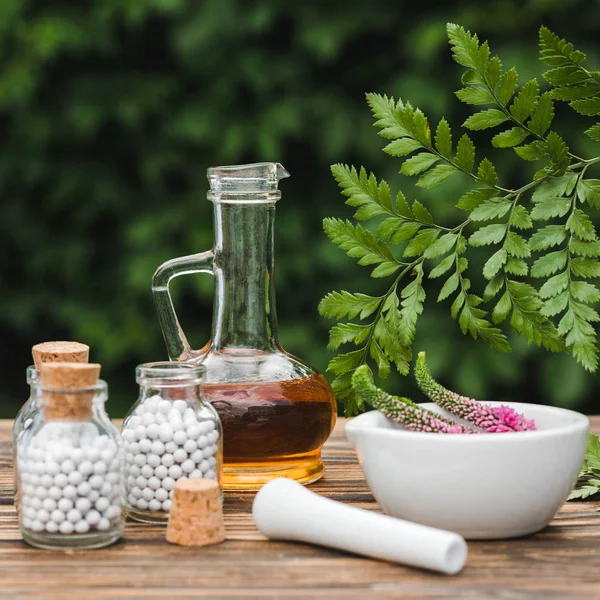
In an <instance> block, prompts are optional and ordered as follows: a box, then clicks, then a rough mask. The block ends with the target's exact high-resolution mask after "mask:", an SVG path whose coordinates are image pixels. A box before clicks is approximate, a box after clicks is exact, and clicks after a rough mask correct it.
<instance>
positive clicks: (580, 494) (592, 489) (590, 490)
mask: <svg viewBox="0 0 600 600" xmlns="http://www.w3.org/2000/svg"><path fill="white" fill-rule="evenodd" d="M599 492H600V486H595V485H583V486H582V487H580V488H578V489H576V490H573V491H572V492H571V493H570V494H569V497H568V498H567V500H585V499H586V498H589V497H590V496H593V495H594V494H597V493H599Z"/></svg>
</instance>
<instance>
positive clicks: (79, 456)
mask: <svg viewBox="0 0 600 600" xmlns="http://www.w3.org/2000/svg"><path fill="white" fill-rule="evenodd" d="M84 457H85V454H84V452H83V450H82V449H81V448H73V450H71V460H72V461H73V462H74V463H75V464H76V465H78V464H79V463H80V462H81V461H82V460H83V459H84Z"/></svg>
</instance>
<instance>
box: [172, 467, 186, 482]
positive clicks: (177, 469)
mask: <svg viewBox="0 0 600 600" xmlns="http://www.w3.org/2000/svg"><path fill="white" fill-rule="evenodd" d="M182 475H183V470H182V469H181V467H180V466H179V465H173V466H172V467H169V477H172V478H173V479H175V480H176V481H177V480H178V479H179V478H180V477H181V476H182Z"/></svg>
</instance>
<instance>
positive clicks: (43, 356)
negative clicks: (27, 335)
mask: <svg viewBox="0 0 600 600" xmlns="http://www.w3.org/2000/svg"><path fill="white" fill-rule="evenodd" d="M31 354H32V356H33V362H34V363H35V366H36V367H37V368H38V369H40V368H41V366H42V364H43V363H55V362H74V363H86V362H87V361H88V360H89V356H90V347H89V346H86V345H85V344H80V343H79V342H42V343H41V344H36V345H35V346H34V347H33V348H32V349H31Z"/></svg>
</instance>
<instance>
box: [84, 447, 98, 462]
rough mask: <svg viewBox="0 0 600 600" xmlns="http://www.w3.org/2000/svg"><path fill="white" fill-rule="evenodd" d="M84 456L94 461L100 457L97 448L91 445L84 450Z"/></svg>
mask: <svg viewBox="0 0 600 600" xmlns="http://www.w3.org/2000/svg"><path fill="white" fill-rule="evenodd" d="M84 452H85V456H86V458H87V459H88V460H89V461H90V462H92V463H94V462H96V461H97V460H98V459H99V458H100V451H99V450H98V448H94V447H93V446H88V447H87V448H85V450H84Z"/></svg>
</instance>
